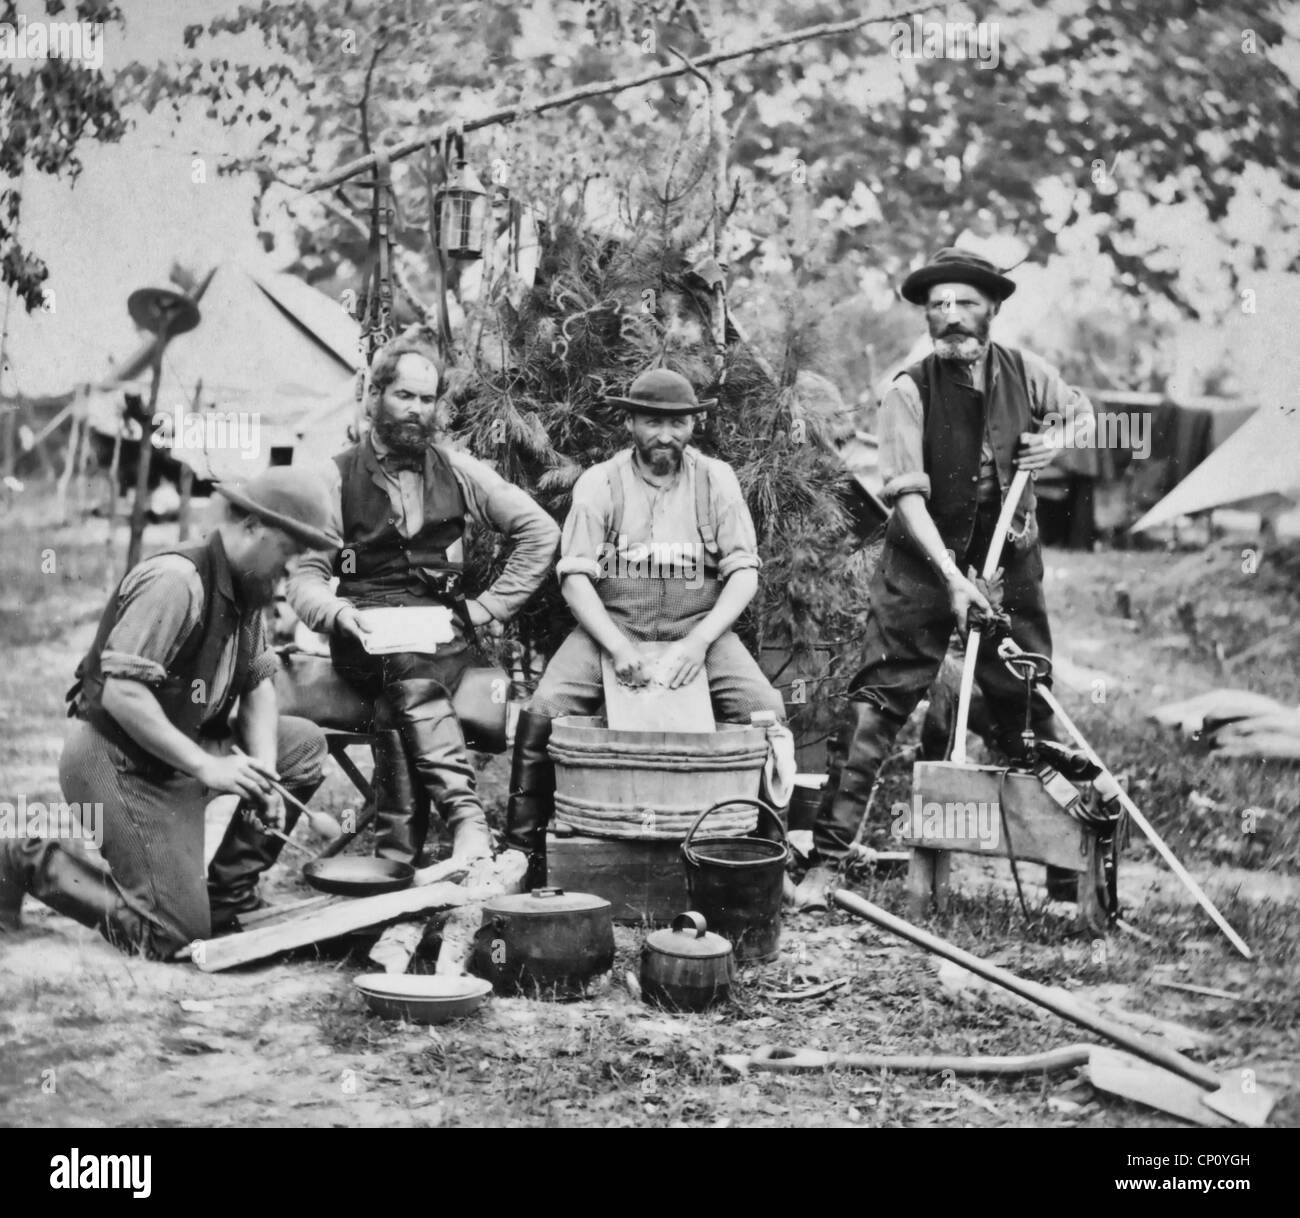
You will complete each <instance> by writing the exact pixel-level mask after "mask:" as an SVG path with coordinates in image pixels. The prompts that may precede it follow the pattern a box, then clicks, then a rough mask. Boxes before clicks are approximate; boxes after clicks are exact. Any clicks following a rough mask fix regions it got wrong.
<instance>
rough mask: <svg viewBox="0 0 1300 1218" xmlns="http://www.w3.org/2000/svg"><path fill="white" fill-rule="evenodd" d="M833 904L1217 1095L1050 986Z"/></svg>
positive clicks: (852, 903)
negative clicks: (1027, 979) (1018, 975)
mask: <svg viewBox="0 0 1300 1218" xmlns="http://www.w3.org/2000/svg"><path fill="white" fill-rule="evenodd" d="M835 902H836V904H837V905H839V906H841V907H842V908H844V909H847V910H848V911H849V912H850V913H855V914H857V915H858V916H859V917H861V918H866V919H867V921H869V922H874V923H875V924H876V925H877V926H879V927H882V928H883V929H885V930H887V931H889V932H890V933H891V934H895V935H898V936H899V937H900V938H903V939H908V940H910V941H911V942H912V943H915V944H917V945H918V946H919V947H923V948H925V950H926V951H928V952H933V953H934V954H935V955H936V956H943V957H944V958H945V959H947V960H951V961H953V962H954V963H956V964H960V965H961V966H962V968H965V969H969V970H970V971H971V972H972V973H975V974H976V975H977V976H979V977H983V978H984V979H985V980H986V981H992V982H993V983H994V984H996V985H1000V986H1002V987H1003V989H1007V990H1010V991H1011V992H1012V993H1013V994H1019V995H1020V997H1021V998H1027V999H1028V1000H1029V1001H1030V1002H1033V1003H1036V1004H1037V1005H1038V1006H1040V1007H1045V1008H1046V1009H1047V1010H1049V1011H1051V1012H1052V1013H1053V1014H1056V1015H1059V1016H1061V1018H1062V1019H1068V1020H1070V1021H1071V1022H1072V1023H1077V1024H1078V1025H1079V1026H1080V1027H1083V1028H1087V1029H1088V1031H1090V1032H1096V1033H1097V1034H1098V1035H1099V1036H1104V1037H1105V1038H1106V1039H1107V1040H1110V1041H1114V1043H1115V1044H1117V1045H1121V1046H1122V1047H1123V1048H1125V1049H1127V1050H1128V1051H1129V1052H1130V1053H1134V1054H1136V1055H1137V1056H1138V1057H1141V1058H1144V1059H1145V1060H1147V1061H1149V1062H1152V1063H1154V1064H1155V1065H1157V1066H1163V1067H1164V1068H1165V1069H1166V1070H1172V1071H1173V1072H1174V1073H1175V1074H1180V1075H1182V1077H1183V1078H1185V1079H1190V1080H1191V1081H1192V1082H1193V1083H1195V1084H1196V1085H1197V1086H1198V1087H1204V1088H1205V1089H1206V1090H1207V1091H1217V1090H1218V1089H1219V1086H1220V1080H1219V1077H1218V1075H1216V1074H1215V1073H1214V1071H1213V1070H1210V1069H1208V1068H1207V1067H1205V1066H1199V1065H1197V1064H1196V1062H1194V1061H1190V1060H1189V1059H1188V1058H1186V1057H1184V1056H1183V1055H1182V1054H1181V1053H1175V1052H1174V1051H1173V1050H1172V1049H1166V1048H1165V1047H1164V1046H1163V1045H1158V1044H1155V1043H1154V1042H1153V1041H1149V1040H1147V1039H1146V1038H1145V1037H1143V1036H1139V1035H1138V1034H1137V1033H1136V1032H1133V1031H1131V1030H1130V1029H1128V1028H1125V1027H1122V1026H1121V1025H1119V1024H1117V1023H1113V1022H1112V1021H1111V1020H1109V1019H1106V1018H1105V1017H1104V1016H1102V1015H1099V1014H1098V1013H1097V1012H1095V1011H1090V1010H1088V1009H1086V1008H1085V1007H1083V1006H1080V1005H1079V1004H1077V1003H1075V1002H1074V1000H1073V999H1072V998H1070V997H1069V996H1068V995H1066V994H1062V993H1060V992H1059V991H1056V990H1053V989H1050V988H1049V987H1048V986H1045V985H1039V984H1038V982H1036V981H1026V980H1025V979H1024V978H1022V977H1017V976H1016V975H1015V974H1014V973H1009V972H1007V970H1006V969H1004V968H999V967H998V966H997V965H996V964H989V963H988V961H986V960H981V959H980V958H979V957H978V956H972V955H971V954H970V952H966V951H962V949H961V948H960V947H957V946H955V945H954V944H952V943H949V942H948V941H947V940H946V939H940V938H939V937H938V935H932V934H930V933H929V932H928V931H924V930H922V929H921V928H920V927H919V926H913V925H912V924H911V923H910V922H904V921H903V919H902V918H896V917H894V915H893V914H891V913H889V912H887V911H886V910H883V909H881V908H880V907H879V906H878V905H872V904H871V902H870V901H864V900H863V899H862V898H861V897H859V896H857V895H855V894H854V893H851V892H849V891H848V890H847V889H844V888H837V889H836V890H835Z"/></svg>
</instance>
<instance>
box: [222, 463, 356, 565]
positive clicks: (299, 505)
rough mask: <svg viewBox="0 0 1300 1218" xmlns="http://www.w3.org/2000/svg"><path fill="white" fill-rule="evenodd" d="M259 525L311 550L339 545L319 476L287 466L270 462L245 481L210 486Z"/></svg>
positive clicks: (335, 547)
mask: <svg viewBox="0 0 1300 1218" xmlns="http://www.w3.org/2000/svg"><path fill="white" fill-rule="evenodd" d="M213 489H214V490H215V491H216V492H217V494H218V495H223V496H225V498H227V499H229V500H230V502H231V503H233V504H234V505H235V506H236V507H239V508H243V510H244V511H246V512H248V513H249V514H250V515H253V516H256V517H257V518H258V520H260V521H262V523H263V524H269V525H271V526H272V528H276V529H280V530H281V531H283V532H285V533H288V535H289V536H290V537H292V538H293V539H294V541H296V542H297V543H298V544H299V545H302V546H306V547H307V548H308V549H312V550H336V549H338V548H339V547H340V546H341V545H342V544H343V538H341V537H340V536H339V535H338V534H337V533H336V532H334V530H333V529H332V528H331V527H330V515H331V512H330V501H329V495H328V494H327V493H326V491H325V486H324V484H323V483H322V482H321V480H320V479H319V478H316V477H313V476H312V475H311V474H308V473H306V472H305V471H303V470H300V469H294V468H292V467H291V466H288V465H273V466H272V467H271V468H270V469H265V470H263V471H262V472H261V473H260V474H257V475H255V476H254V477H252V478H249V479H247V480H241V481H239V482H222V483H219V484H218V485H217V486H216V487H214V488H213Z"/></svg>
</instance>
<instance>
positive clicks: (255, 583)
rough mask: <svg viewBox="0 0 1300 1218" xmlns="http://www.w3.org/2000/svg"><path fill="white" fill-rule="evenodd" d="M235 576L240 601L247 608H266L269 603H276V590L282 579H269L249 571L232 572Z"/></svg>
mask: <svg viewBox="0 0 1300 1218" xmlns="http://www.w3.org/2000/svg"><path fill="white" fill-rule="evenodd" d="M232 574H233V575H234V577H235V586H236V587H237V588H238V590H239V599H240V602H241V603H242V604H243V605H244V607H245V608H247V609H265V608H266V607H267V605H270V604H272V603H274V601H275V590H276V588H277V587H278V586H279V583H280V580H279V579H278V578H276V579H268V578H266V577H265V576H260V575H249V574H248V573H247V572H242V571H235V572H232Z"/></svg>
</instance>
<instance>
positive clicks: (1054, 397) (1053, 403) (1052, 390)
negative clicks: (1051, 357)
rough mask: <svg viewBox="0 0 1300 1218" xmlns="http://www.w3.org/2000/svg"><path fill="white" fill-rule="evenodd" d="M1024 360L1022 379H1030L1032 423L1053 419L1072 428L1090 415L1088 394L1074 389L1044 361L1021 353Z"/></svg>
mask: <svg viewBox="0 0 1300 1218" xmlns="http://www.w3.org/2000/svg"><path fill="white" fill-rule="evenodd" d="M1021 354H1022V355H1023V356H1024V359H1025V375H1026V376H1027V377H1028V379H1029V400H1030V410H1031V412H1032V414H1033V417H1034V421H1035V422H1037V423H1040V424H1041V423H1042V422H1043V420H1044V419H1048V418H1051V419H1054V420H1057V421H1058V422H1059V424H1061V425H1063V426H1065V427H1072V426H1073V425H1074V421H1075V420H1076V419H1080V418H1082V417H1083V416H1084V415H1091V414H1092V413H1093V409H1092V403H1091V402H1090V401H1089V400H1088V396H1087V394H1085V393H1084V392H1083V391H1082V390H1081V389H1076V388H1075V387H1074V386H1073V385H1070V384H1067V383H1066V381H1065V378H1064V377H1062V376H1061V374H1060V373H1059V372H1058V371H1057V370H1056V369H1055V368H1053V367H1052V365H1051V364H1049V363H1048V362H1047V361H1046V360H1044V359H1040V358H1039V357H1038V356H1037V355H1034V354H1032V353H1031V352H1029V351H1024V352H1022V353H1021Z"/></svg>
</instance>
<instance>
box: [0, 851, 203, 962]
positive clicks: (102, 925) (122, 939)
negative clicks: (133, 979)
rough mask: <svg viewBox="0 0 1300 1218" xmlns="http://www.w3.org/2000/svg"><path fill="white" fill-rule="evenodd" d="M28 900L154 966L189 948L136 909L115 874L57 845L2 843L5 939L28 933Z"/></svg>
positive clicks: (1, 928) (0, 895) (0, 917)
mask: <svg viewBox="0 0 1300 1218" xmlns="http://www.w3.org/2000/svg"><path fill="white" fill-rule="evenodd" d="M24 894H30V895H31V896H33V897H35V898H36V899H37V900H38V901H40V902H42V903H43V904H45V905H48V906H49V907H50V908H51V909H53V910H55V911H56V912H57V913H61V914H63V915H64V916H65V917H68V918H72V919H73V921H75V922H80V923H81V925H82V926H89V927H90V928H91V929H92V930H97V931H99V933H100V934H101V935H103V936H104V938H106V939H107V940H108V941H109V942H110V943H112V944H113V946H115V947H118V948H124V949H128V950H129V949H131V948H136V949H138V950H139V951H140V952H141V953H142V954H143V955H145V956H147V957H149V958H150V959H153V960H165V959H169V958H170V957H171V956H172V954H173V953H174V952H175V951H176V949H177V948H179V947H182V946H184V943H185V940H184V938H183V937H182V936H180V935H178V934H176V933H175V932H171V931H168V930H167V929H165V928H164V927H163V925H162V924H161V923H159V922H157V921H155V920H153V919H151V918H148V917H146V916H144V915H143V914H141V913H140V912H138V911H137V910H136V909H133V908H132V906H131V904H130V903H129V902H128V901H127V899H126V898H125V897H124V896H123V894H122V890H121V889H120V888H119V887H118V884H117V881H116V880H114V879H113V877H112V874H111V873H110V872H108V871H106V870H104V869H103V868H102V867H100V866H98V865H96V864H95V863H92V862H91V861H90V860H89V859H88V858H86V857H85V856H84V855H83V854H81V853H80V852H79V851H76V850H69V849H67V848H66V847H65V846H63V844H62V843H60V842H57V841H53V840H49V839H42V838H17V839H14V840H10V841H0V935H3V934H6V933H12V932H14V931H18V930H21V929H22V922H21V918H20V915H19V911H20V908H21V905H22V899H23V896H24Z"/></svg>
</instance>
